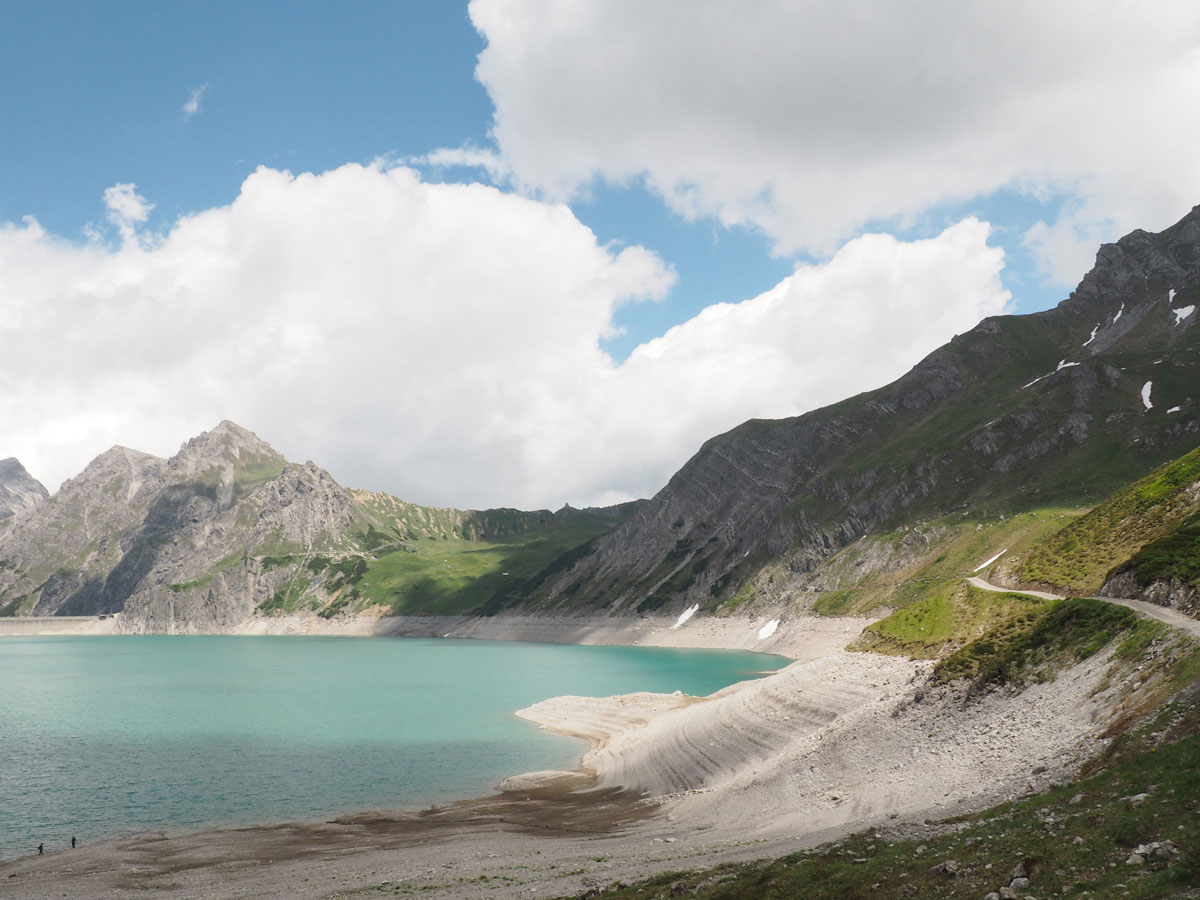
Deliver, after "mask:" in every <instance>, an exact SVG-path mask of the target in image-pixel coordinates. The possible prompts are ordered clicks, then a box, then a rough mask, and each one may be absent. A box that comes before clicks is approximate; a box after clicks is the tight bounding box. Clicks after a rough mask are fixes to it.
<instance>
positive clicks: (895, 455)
mask: <svg viewBox="0 0 1200 900" xmlns="http://www.w3.org/2000/svg"><path fill="white" fill-rule="evenodd" d="M1198 304H1200V207H1198V208H1196V209H1193V210H1192V211H1191V213H1189V214H1188V215H1187V216H1186V217H1185V218H1184V219H1183V220H1181V221H1180V222H1179V223H1177V224H1176V225H1174V226H1172V227H1171V228H1168V229H1167V230H1165V231H1163V232H1162V233H1160V234H1149V233H1147V232H1144V231H1135V232H1133V233H1131V234H1129V235H1127V236H1125V237H1123V238H1122V239H1121V240H1119V241H1118V242H1116V243H1115V244H1106V245H1104V246H1102V247H1101V248H1100V251H1099V253H1098V254H1097V257H1096V264H1095V267H1094V268H1093V269H1092V270H1091V272H1089V273H1088V274H1087V275H1086V276H1085V277H1084V279H1083V280H1082V282H1080V284H1079V286H1078V287H1077V288H1076V290H1075V291H1074V292H1073V293H1072V294H1071V295H1070V296H1069V297H1068V298H1067V299H1066V300H1064V301H1062V302H1061V303H1060V304H1059V305H1058V306H1057V307H1056V308H1054V309H1051V310H1047V311H1045V312H1039V313H1034V314H1032V315H1024V316H996V317H990V318H987V319H985V320H983V321H982V322H981V323H980V324H979V325H978V326H976V327H975V328H974V329H972V330H971V331H969V332H967V333H966V334H962V335H958V336H956V337H955V338H954V339H952V340H951V341H950V342H949V343H948V344H946V345H944V346H943V347H941V348H939V349H938V350H936V351H934V352H933V353H931V354H930V355H929V356H928V357H926V358H925V359H924V360H922V361H921V362H920V363H918V364H917V365H916V366H915V367H914V368H913V369H912V370H911V371H910V372H908V373H907V374H906V375H904V376H903V377H901V378H900V379H898V380H897V381H895V382H893V383H892V384H890V385H887V386H886V387H883V388H881V389H879V390H875V391H871V392H868V393H865V394H860V395H858V396H856V397H852V398H850V399H847V400H845V401H842V402H840V403H837V404H834V405H832V406H829V407H825V408H823V409H820V410H816V411H814V412H810V413H806V414H805V415H802V416H798V417H795V418H791V419H782V420H776V421H763V420H751V421H748V422H746V423H745V424H743V425H741V426H739V427H738V428H735V429H733V430H732V431H730V432H727V433H726V434H723V435H720V436H718V437H715V438H713V439H712V440H710V441H708V442H707V443H706V444H705V445H704V446H703V447H702V448H701V449H700V450H699V452H698V453H697V454H696V455H695V456H694V457H692V459H691V460H689V461H688V463H687V464H686V465H684V467H683V468H682V469H681V470H680V471H679V472H678V473H677V474H676V475H675V476H674V477H673V478H672V479H671V480H670V482H669V483H668V484H667V486H666V487H665V488H663V489H662V490H661V491H660V492H659V493H658V494H657V495H656V496H655V497H654V498H653V499H652V500H651V501H650V502H649V503H647V504H646V505H645V506H644V507H642V508H641V509H640V510H638V511H637V512H636V513H635V514H634V515H633V516H631V517H630V518H629V519H628V520H626V521H625V522H624V523H622V524H621V525H619V526H618V527H616V528H615V529H613V530H612V532H610V533H608V534H606V535H604V536H602V537H600V538H597V539H596V540H595V541H594V542H593V543H592V544H591V545H589V546H588V547H587V548H586V549H585V551H583V552H580V553H577V554H576V555H575V556H574V557H573V558H563V559H561V560H559V561H558V562H557V563H556V564H555V565H554V566H551V567H549V568H548V569H547V570H546V571H545V572H543V573H541V575H540V576H539V577H538V578H537V579H536V581H535V583H533V584H531V585H530V588H529V596H528V600H527V604H526V605H527V606H533V607H535V608H540V609H549V610H556V609H568V608H570V609H594V610H601V609H602V610H605V611H607V612H618V611H630V612H632V611H634V610H636V611H638V612H642V613H645V612H649V611H652V610H664V611H665V610H668V609H669V610H671V611H676V610H679V609H682V608H684V607H686V606H689V605H691V604H693V603H699V604H700V605H701V606H702V607H703V608H706V609H708V610H710V611H716V612H722V611H728V610H730V609H732V608H734V607H736V606H737V605H738V604H739V603H741V602H743V601H744V600H745V599H747V598H750V599H758V600H762V599H763V598H767V599H769V600H771V601H772V602H784V601H785V600H786V598H788V597H790V596H794V595H795V594H796V592H797V591H804V590H807V589H809V588H810V587H811V586H812V579H813V577H814V574H815V573H819V572H820V570H821V567H822V566H823V565H824V564H825V563H826V562H827V561H828V560H830V559H831V558H832V557H834V556H835V555H836V554H838V553H839V552H840V551H842V550H843V549H844V548H846V547H848V546H849V545H851V544H852V543H854V542H855V541H857V540H859V539H860V538H862V537H863V536H865V535H868V534H872V533H877V532H879V531H881V530H885V529H897V528H901V527H903V526H904V525H905V523H908V522H917V521H922V520H929V519H933V518H936V517H938V516H946V515H949V514H955V513H959V512H961V513H963V514H964V515H965V514H966V512H967V511H971V513H972V514H976V515H1010V516H1011V515H1012V514H1014V513H1021V512H1025V511H1029V510H1034V509H1037V508H1039V507H1046V506H1050V505H1092V504H1094V503H1096V502H1098V501H1099V500H1100V499H1102V498H1103V497H1104V496H1105V495H1107V494H1108V493H1109V492H1110V491H1112V490H1113V489H1115V488H1116V487H1118V486H1120V485H1122V484H1127V483H1129V482H1130V481H1132V480H1134V479H1136V478H1138V477H1141V476H1142V475H1144V474H1145V473H1146V472H1148V471H1150V470H1151V469H1153V468H1154V467H1155V466H1156V465H1159V464H1161V463H1163V462H1164V461H1166V460H1168V459H1171V458H1174V457H1178V456H1180V455H1182V454H1183V453H1185V452H1186V451H1188V450H1191V449H1192V448H1193V447H1194V446H1195V444H1196V443H1197V440H1200V355H1198V352H1197V351H1198V350H1200V327H1197V321H1198V320H1200V315H1197V313H1196V307H1197V305H1198Z"/></svg>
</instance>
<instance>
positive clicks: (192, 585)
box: [167, 575, 213, 594]
mask: <svg viewBox="0 0 1200 900" xmlns="http://www.w3.org/2000/svg"><path fill="white" fill-rule="evenodd" d="M212 580H213V576H212V575H202V576H200V577H199V578H197V579H195V580H194V581H182V582H179V583H178V584H168V585H167V590H169V591H173V592H174V593H176V594H182V593H184V592H185V591H190V590H194V589H196V588H206V587H208V586H209V585H210V584H212Z"/></svg>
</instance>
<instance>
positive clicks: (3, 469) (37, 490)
mask: <svg viewBox="0 0 1200 900" xmlns="http://www.w3.org/2000/svg"><path fill="white" fill-rule="evenodd" d="M49 496H50V495H49V494H48V493H47V492H46V489H45V488H44V487H42V483H41V482H40V481H38V480H37V479H36V478H34V477H33V476H32V475H30V474H29V473H28V472H26V471H25V467H24V466H23V465H21V463H20V462H19V461H18V460H17V459H15V458H14V457H11V456H10V457H9V458H8V459H0V522H2V521H3V520H5V519H9V518H11V517H13V516H15V515H17V514H18V513H25V512H28V511H29V510H31V509H33V508H34V507H35V506H37V505H38V504H39V503H41V502H42V501H43V500H45V499H46V498H48V497H49Z"/></svg>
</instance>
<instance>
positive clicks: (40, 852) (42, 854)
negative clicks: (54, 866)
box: [38, 844, 46, 856]
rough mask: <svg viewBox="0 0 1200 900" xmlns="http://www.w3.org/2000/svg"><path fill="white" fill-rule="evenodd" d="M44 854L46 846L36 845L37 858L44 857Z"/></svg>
mask: <svg viewBox="0 0 1200 900" xmlns="http://www.w3.org/2000/svg"><path fill="white" fill-rule="evenodd" d="M45 854H46V845H45V844H38V856H45Z"/></svg>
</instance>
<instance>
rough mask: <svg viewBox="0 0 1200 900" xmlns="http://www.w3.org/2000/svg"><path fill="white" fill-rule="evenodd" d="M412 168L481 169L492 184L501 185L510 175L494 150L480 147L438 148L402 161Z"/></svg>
mask: <svg viewBox="0 0 1200 900" xmlns="http://www.w3.org/2000/svg"><path fill="white" fill-rule="evenodd" d="M404 162H405V163H407V164H409V165H413V166H435V167H443V168H450V167H463V168H467V169H482V170H483V171H484V172H486V173H487V176H488V178H489V179H491V181H492V183H493V184H503V183H504V182H506V181H507V180H508V177H509V175H510V174H511V173H510V172H509V170H508V163H506V162H505V161H504V159H503V158H502V157H501V156H500V154H498V153H496V152H495V151H494V150H484V149H482V148H480V147H472V146H465V147H440V148H438V149H437V150H434V151H432V152H430V153H426V154H424V155H422V156H410V157H408V158H407V159H405V160H404Z"/></svg>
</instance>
